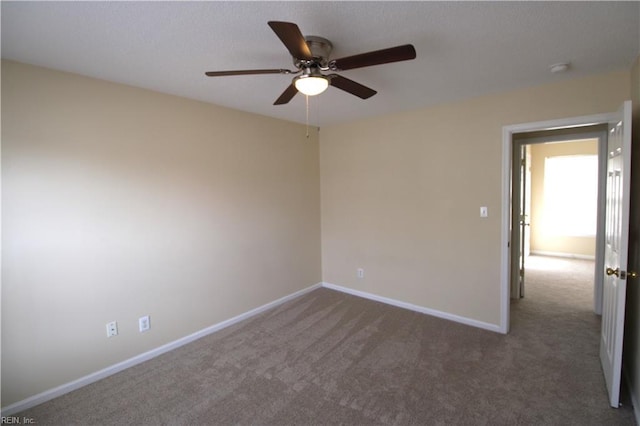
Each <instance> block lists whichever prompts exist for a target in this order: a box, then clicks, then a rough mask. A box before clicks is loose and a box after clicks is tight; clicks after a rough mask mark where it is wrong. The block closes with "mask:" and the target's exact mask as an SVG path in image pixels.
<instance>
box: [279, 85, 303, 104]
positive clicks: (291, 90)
mask: <svg viewBox="0 0 640 426" xmlns="http://www.w3.org/2000/svg"><path fill="white" fill-rule="evenodd" d="M296 93H298V89H296V86H294V85H293V83H291V84H290V85H289V87H287V88H286V89H285V91H284V92H282V95H280V97H279V98H278V99H276V101H275V102H274V103H273V104H274V105H284V104H286V103H289V101H290V100H291V99H293V97H294V96H295V95H296Z"/></svg>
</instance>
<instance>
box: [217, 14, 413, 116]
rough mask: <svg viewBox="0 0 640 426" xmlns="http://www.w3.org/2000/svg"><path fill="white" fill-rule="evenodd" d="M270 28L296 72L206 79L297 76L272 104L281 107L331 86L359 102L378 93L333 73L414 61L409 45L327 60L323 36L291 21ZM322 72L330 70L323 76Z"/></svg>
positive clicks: (259, 71) (244, 72)
mask: <svg viewBox="0 0 640 426" xmlns="http://www.w3.org/2000/svg"><path fill="white" fill-rule="evenodd" d="M268 24H269V26H270V27H271V29H272V30H273V31H274V32H275V33H276V35H277V36H278V38H280V40H281V41H282V43H283V44H284V45H285V47H286V48H287V50H289V53H291V56H293V64H294V65H295V67H296V68H297V69H296V70H288V69H255V70H237V71H209V72H206V73H205V75H207V76H209V77H222V76H230V75H253V74H296V76H295V77H294V78H293V80H292V82H291V84H290V85H289V87H287V88H286V89H285V91H284V92H283V93H282V94H281V95H280V97H279V98H278V99H276V101H275V102H274V103H273V104H274V105H283V104H286V103H288V102H289V101H290V100H291V99H293V97H294V96H295V95H296V94H297V93H298V92H302V93H303V94H305V95H309V96H313V95H318V94H320V93H322V92H324V91H325V90H326V89H327V87H328V86H330V85H331V86H333V87H336V88H338V89H341V90H344V91H345V92H348V93H351V94H352V95H355V96H358V97H359V98H361V99H368V98H370V97H371V96H373V95H375V94H376V93H377V92H376V91H375V90H373V89H371V88H369V87H367V86H363V85H362V84H360V83H356V82H355V81H353V80H350V79H348V78H346V77H342V76H341V75H338V74H335V72H339V71H346V70H351V69H354V68H363V67H369V66H372V65H380V64H388V63H390V62H399V61H406V60H409V59H415V57H416V50H415V48H414V47H413V46H412V45H411V44H405V45H402V46H396V47H391V48H388V49H382V50H375V51H372V52H367V53H361V54H359V55H353V56H347V57H344V58H340V59H331V60H330V59H329V55H330V54H331V49H332V48H333V46H332V44H331V42H330V41H329V40H327V39H326V38H323V37H317V36H307V37H304V36H303V35H302V33H301V32H300V29H299V28H298V26H297V25H296V24H294V23H292V22H281V21H269V22H268ZM323 71H333V72H334V73H331V74H323V73H322V72H323Z"/></svg>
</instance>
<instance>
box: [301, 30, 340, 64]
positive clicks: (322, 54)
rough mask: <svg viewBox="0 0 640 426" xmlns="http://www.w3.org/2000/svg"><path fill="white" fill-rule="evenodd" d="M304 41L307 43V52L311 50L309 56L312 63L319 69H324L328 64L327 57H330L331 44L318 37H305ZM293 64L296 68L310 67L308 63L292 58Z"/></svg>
mask: <svg viewBox="0 0 640 426" xmlns="http://www.w3.org/2000/svg"><path fill="white" fill-rule="evenodd" d="M304 39H305V41H306V42H307V46H309V50H311V56H313V59H314V61H313V63H315V64H317V65H318V66H320V67H321V68H326V67H327V66H328V64H329V55H331V50H332V49H333V45H332V44H331V42H330V41H329V40H327V39H326V38H324V37H319V36H305V37H304ZM293 64H294V65H295V66H296V67H297V68H304V67H305V65H306V66H309V65H311V64H310V63H309V61H305V60H304V59H299V58H293Z"/></svg>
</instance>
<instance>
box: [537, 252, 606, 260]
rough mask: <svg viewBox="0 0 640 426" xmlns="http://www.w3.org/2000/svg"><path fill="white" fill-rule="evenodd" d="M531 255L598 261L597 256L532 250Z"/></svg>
mask: <svg viewBox="0 0 640 426" xmlns="http://www.w3.org/2000/svg"><path fill="white" fill-rule="evenodd" d="M531 254H533V255H538V256H552V257H566V258H569V259H584V260H596V257H595V256H590V255H587V254H575V253H563V252H559V251H544V250H531Z"/></svg>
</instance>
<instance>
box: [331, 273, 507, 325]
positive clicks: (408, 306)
mask: <svg viewBox="0 0 640 426" xmlns="http://www.w3.org/2000/svg"><path fill="white" fill-rule="evenodd" d="M322 287H326V288H330V289H331V290H337V291H341V292H343V293H347V294H351V295H354V296H359V297H364V298H365V299H370V300H374V301H376V302H382V303H386V304H387V305H392V306H397V307H399V308H404V309H409V310H411V311H415V312H420V313H422V314H427V315H431V316H434V317H438V318H442V319H446V320H449V321H454V322H458V323H461V324H465V325H470V326H472V327H477V328H482V329H485V330H489V331H495V332H496V333H501V334H504V333H503V332H502V330H501V329H500V326H499V325H497V324H491V323H488V322H483V321H478V320H474V319H471V318H466V317H461V316H459V315H454V314H450V313H447V312H442V311H437V310H435V309H430V308H425V307H424V306H418V305H414V304H412V303H407V302H402V301H399V300H395V299H390V298H388V297H383V296H378V295H377V294H372V293H367V292H364V291H360V290H354V289H351V288H348V287H342V286H339V285H335V284H331V283H326V282H323V283H322Z"/></svg>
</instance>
